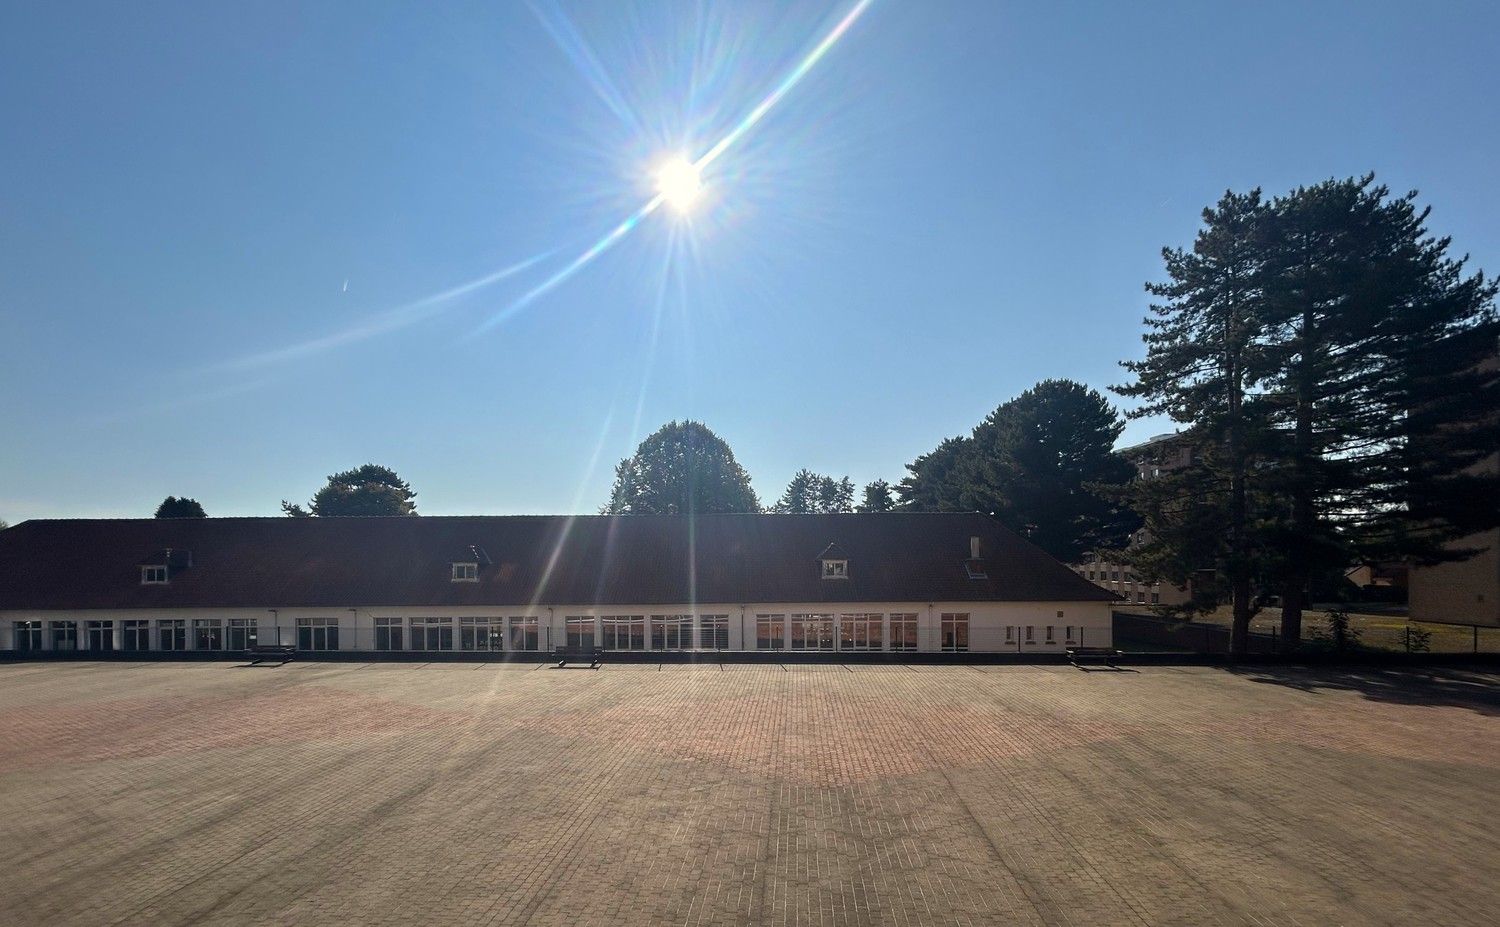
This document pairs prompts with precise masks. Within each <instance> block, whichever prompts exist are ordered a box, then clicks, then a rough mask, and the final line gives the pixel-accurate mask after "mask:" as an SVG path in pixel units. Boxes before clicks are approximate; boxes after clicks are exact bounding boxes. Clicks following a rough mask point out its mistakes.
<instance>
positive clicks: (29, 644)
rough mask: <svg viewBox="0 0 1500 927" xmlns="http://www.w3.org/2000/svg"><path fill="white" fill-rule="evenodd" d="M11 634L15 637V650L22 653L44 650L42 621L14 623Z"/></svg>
mask: <svg viewBox="0 0 1500 927" xmlns="http://www.w3.org/2000/svg"><path fill="white" fill-rule="evenodd" d="M10 628H11V633H12V634H14V635H15V648H16V649H17V650H19V651H21V652H23V653H24V652H27V651H31V650H41V649H42V623H41V622H40V621H13V622H11V625H10Z"/></svg>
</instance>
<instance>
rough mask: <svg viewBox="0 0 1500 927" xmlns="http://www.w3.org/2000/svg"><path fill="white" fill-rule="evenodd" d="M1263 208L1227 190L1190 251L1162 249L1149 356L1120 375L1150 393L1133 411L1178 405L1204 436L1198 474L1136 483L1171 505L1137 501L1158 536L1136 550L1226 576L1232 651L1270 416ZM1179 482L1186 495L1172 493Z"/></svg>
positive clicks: (1245, 629) (1175, 415) (1246, 607)
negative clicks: (1259, 369)
mask: <svg viewBox="0 0 1500 927" xmlns="http://www.w3.org/2000/svg"><path fill="white" fill-rule="evenodd" d="M1264 214H1265V206H1264V204H1263V203H1262V201H1261V195H1260V191H1259V190H1253V191H1251V192H1250V193H1247V194H1237V193H1234V192H1232V191H1230V192H1226V193H1225V194H1224V196H1223V197H1222V198H1221V199H1220V200H1219V202H1218V204H1217V205H1216V206H1214V207H1211V208H1209V209H1205V210H1204V211H1203V223H1204V224H1203V228H1202V229H1200V230H1199V232H1198V235H1197V238H1196V240H1195V241H1194V243H1193V248H1192V250H1191V251H1184V250H1183V249H1181V248H1165V249H1163V250H1162V257H1163V260H1164V262H1165V264H1166V271H1167V277H1168V281H1167V282H1165V283H1150V284H1147V286H1146V289H1147V291H1148V292H1149V293H1151V294H1152V295H1153V296H1156V297H1157V298H1158V299H1159V300H1161V301H1160V302H1157V303H1153V304H1152V306H1151V315H1149V316H1147V318H1146V320H1145V321H1146V326H1147V328H1148V331H1147V333H1146V334H1145V336H1144V340H1145V343H1146V358H1145V359H1144V360H1140V361H1126V362H1125V364H1124V366H1125V368H1126V369H1127V370H1128V371H1130V373H1131V374H1132V375H1133V377H1134V379H1133V381H1132V382H1130V383H1128V384H1126V385H1125V386H1122V387H1117V391H1118V392H1120V393H1121V394H1122V395H1125V396H1130V397H1134V398H1138V399H1140V400H1142V405H1141V406H1140V407H1139V408H1137V409H1135V410H1134V411H1133V412H1132V413H1131V414H1132V415H1133V416H1136V417H1140V416H1145V415H1156V414H1166V415H1169V416H1170V417H1171V418H1172V419H1173V420H1175V421H1177V422H1181V423H1183V424H1185V425H1188V426H1189V431H1188V437H1187V440H1189V441H1191V442H1193V444H1194V446H1195V447H1200V448H1202V452H1201V453H1200V454H1199V460H1198V463H1197V464H1196V465H1195V467H1194V468H1190V470H1191V471H1192V472H1191V475H1190V476H1189V475H1187V474H1183V475H1176V476H1166V477H1161V478H1158V479H1155V480H1141V481H1139V482H1138V483H1137V484H1134V486H1135V489H1134V491H1135V492H1144V493H1149V494H1150V495H1151V496H1152V497H1155V500H1154V508H1155V513H1156V514H1158V515H1159V513H1162V512H1166V513H1168V514H1169V515H1171V517H1167V518H1161V517H1158V518H1156V519H1154V520H1153V519H1152V518H1151V517H1149V516H1151V515H1152V514H1153V505H1152V504H1142V505H1141V506H1140V507H1141V509H1143V510H1144V511H1145V512H1146V514H1147V515H1148V518H1147V529H1148V535H1149V541H1148V542H1147V544H1146V545H1145V547H1146V549H1145V550H1143V551H1141V552H1139V556H1141V558H1142V560H1143V562H1150V561H1151V560H1153V559H1154V560H1156V561H1157V562H1162V561H1169V560H1173V559H1175V560H1177V561H1179V562H1180V561H1183V560H1190V561H1191V562H1194V563H1198V564H1200V565H1201V567H1202V568H1212V569H1214V571H1215V574H1216V575H1217V576H1219V577H1222V579H1223V583H1222V587H1223V590H1224V594H1225V595H1226V596H1227V598H1228V599H1229V601H1230V603H1231V606H1232V610H1233V624H1232V626H1231V632H1230V649H1231V651H1232V652H1234V653H1244V652H1245V648H1246V645H1247V643H1248V639H1249V630H1250V618H1251V617H1252V614H1253V612H1252V603H1251V578H1252V574H1253V572H1254V569H1255V562H1254V559H1253V558H1254V554H1255V551H1254V549H1253V547H1254V540H1255V539H1254V536H1253V531H1252V518H1253V517H1254V513H1252V511H1251V507H1250V502H1251V493H1252V487H1251V481H1252V467H1251V462H1252V458H1253V452H1254V447H1255V443H1256V442H1257V441H1258V440H1259V439H1260V436H1261V435H1262V433H1263V432H1264V426H1263V424H1262V421H1261V419H1262V417H1263V413H1262V412H1261V411H1260V410H1259V409H1258V406H1257V403H1256V402H1255V401H1254V397H1253V396H1252V394H1251V392H1250V387H1251V384H1252V377H1253V373H1252V371H1253V369H1254V368H1255V365H1256V364H1257V363H1259V358H1258V352H1259V344H1258V341H1257V335H1258V332H1259V328H1260V325H1261V321H1260V315H1261V313H1262V311H1263V308H1262V306H1261V302H1262V294H1261V291H1260V287H1261V282H1262V275H1263V266H1264V263H1265V257H1264V254H1263V252H1262V247H1261V244H1262V243H1261V228H1262V224H1263V221H1264ZM1189 479H1191V480H1192V484H1191V485H1187V484H1186V481H1187V480H1189ZM1173 490H1178V491H1180V495H1177V496H1175V501H1174V502H1171V503H1170V504H1169V503H1168V502H1167V501H1166V500H1168V499H1172V498H1174V497H1173V496H1171V495H1170V494H1171V493H1172V491H1173ZM1204 516H1208V518H1205V517H1204ZM1213 517H1217V518H1219V519H1220V525H1221V527H1220V529H1219V530H1217V531H1214V532H1211V533H1208V532H1203V531H1185V530H1184V526H1200V525H1202V524H1204V523H1205V521H1206V520H1208V519H1211V518H1213ZM1205 534H1207V536H1204V535H1205ZM1153 546H1154V547H1155V548H1156V551H1155V552H1151V551H1150V548H1151V547H1153ZM1148 575H1149V573H1148Z"/></svg>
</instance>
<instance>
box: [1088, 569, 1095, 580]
mask: <svg viewBox="0 0 1500 927" xmlns="http://www.w3.org/2000/svg"><path fill="white" fill-rule="evenodd" d="M1093 578H1094V571H1093V570H1089V579H1093Z"/></svg>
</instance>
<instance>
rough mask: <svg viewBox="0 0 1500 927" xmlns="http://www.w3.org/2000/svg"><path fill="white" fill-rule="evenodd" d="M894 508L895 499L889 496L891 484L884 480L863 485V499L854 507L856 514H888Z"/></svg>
mask: <svg viewBox="0 0 1500 927" xmlns="http://www.w3.org/2000/svg"><path fill="white" fill-rule="evenodd" d="M895 507H896V499H895V497H894V496H893V495H891V484H890V483H887V482H886V481H885V480H875V481H874V482H870V483H866V484H865V498H864V501H863V502H861V503H860V504H859V505H857V506H855V508H854V510H855V511H856V512H889V511H891V510H892V509H894V508H895Z"/></svg>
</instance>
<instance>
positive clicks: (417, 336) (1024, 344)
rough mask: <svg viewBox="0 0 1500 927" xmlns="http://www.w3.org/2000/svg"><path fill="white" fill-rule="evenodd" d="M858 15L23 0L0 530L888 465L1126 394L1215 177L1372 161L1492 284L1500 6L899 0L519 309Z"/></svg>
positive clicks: (601, 494) (2, 336)
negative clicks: (157, 512)
mask: <svg viewBox="0 0 1500 927" xmlns="http://www.w3.org/2000/svg"><path fill="white" fill-rule="evenodd" d="M849 10H850V3H849V2H848V0H842V2H815V0H802V2H795V3H785V4H773V3H768V2H756V3H748V2H747V3H733V4H715V3H707V2H682V3H668V2H658V0H652V2H625V0H601V2H596V3H561V4H559V3H553V2H549V0H538V2H536V3H534V4H526V3H520V2H515V3H489V2H486V3H473V4H459V3H441V4H403V5H396V4H388V3H368V2H359V3H347V4H335V3H318V4H290V3H238V4H229V3H203V2H188V3H180V4H174V3H129V4H120V3H70V2H63V3H51V2H46V3H44V2H11V3H6V4H4V5H3V6H0V518H4V519H6V520H9V521H11V522H12V523H14V522H17V521H20V520H22V519H25V518H31V517H45V516H84V515H149V514H150V513H151V512H152V510H153V509H154V507H155V505H156V503H157V502H159V501H160V500H161V498H162V497H163V496H165V495H167V494H169V493H171V494H177V495H184V494H185V495H189V496H193V497H195V498H197V499H198V500H199V501H201V502H202V503H203V504H204V506H205V507H206V508H207V509H208V511H209V513H210V514H213V515H249V514H275V513H276V512H277V506H278V502H279V500H281V499H282V498H288V499H293V500H302V501H305V500H306V499H307V497H308V496H309V495H311V493H312V492H313V491H314V490H315V489H316V488H317V487H318V486H320V485H321V484H322V482H323V480H324V478H325V477H326V476H327V475H328V474H329V473H332V472H333V471H335V470H341V469H345V468H348V467H353V466H356V465H358V464H361V463H364V462H367V461H373V462H377V463H382V464H386V465H388V466H391V467H394V468H395V469H396V470H397V471H398V472H399V473H400V474H401V475H402V476H404V477H405V478H406V479H407V480H409V481H410V482H411V483H412V484H413V486H414V487H415V488H416V490H417V492H418V500H417V501H418V508H419V511H421V512H425V513H428V514H455V513H527V512H542V513H554V512H575V511H576V512H593V511H597V510H598V508H599V506H600V505H601V504H602V503H603V502H604V501H605V499H606V497H607V495H608V489H609V484H610V479H611V471H612V468H613V465H614V463H615V462H616V461H617V460H619V459H620V458H621V457H624V456H626V455H627V454H629V453H630V451H631V450H632V448H633V447H634V446H635V444H636V443H637V442H638V441H639V439H640V438H641V437H643V436H644V435H645V434H647V433H649V432H650V431H653V430H655V428H657V427H658V426H659V425H660V424H661V423H663V422H665V421H667V420H670V419H673V418H678V419H680V418H687V417H690V418H696V419H701V420H703V421H705V422H707V423H708V425H709V426H710V427H711V428H713V429H714V430H715V431H717V432H718V433H719V434H720V435H721V436H723V437H724V438H725V439H726V440H727V441H728V442H729V443H730V445H731V446H732V447H733V448H734V451H735V453H736V454H737V456H738V457H739V460H740V462H741V463H742V464H744V465H745V467H746V468H747V469H748V470H749V471H750V473H751V475H752V477H753V480H754V485H755V487H756V489H757V490H758V491H759V493H760V494H761V497H762V498H763V499H767V500H769V499H773V498H774V497H775V496H776V495H778V494H779V492H780V490H781V488H782V487H783V486H784V485H785V483H786V481H787V479H788V478H789V477H790V476H791V474H792V473H793V472H794V471H795V470H796V469H798V468H799V467H811V468H813V469H817V470H821V471H825V472H830V473H834V474H836V475H842V474H846V473H847V474H849V475H850V476H852V477H853V478H854V479H855V480H856V481H857V482H864V481H867V480H870V479H873V478H876V477H884V478H886V479H889V480H891V481H892V482H895V481H896V480H898V479H899V478H900V477H901V476H902V474H903V472H904V470H903V466H904V464H906V463H907V462H908V461H910V460H912V459H913V458H914V457H915V456H916V455H918V454H921V453H923V452H925V451H927V450H930V449H931V448H932V447H933V446H935V445H936V444H937V442H938V441H939V440H940V439H942V438H943V437H945V436H950V435H956V434H961V433H966V432H967V431H968V430H969V429H970V428H971V427H973V425H974V424H975V423H977V422H978V421H979V420H980V419H981V418H983V416H984V415H986V414H987V413H988V412H989V411H990V410H992V409H993V408H994V407H995V406H996V405H998V404H999V403H1001V402H1002V401H1004V400H1006V399H1008V398H1010V397H1012V396H1014V395H1015V394H1017V393H1019V392H1020V391H1022V390H1024V389H1026V388H1027V387H1028V386H1030V385H1031V384H1033V383H1034V382H1036V381H1037V380H1039V379H1044V378H1047V377H1071V378H1074V379H1077V380H1081V381H1083V382H1085V383H1088V384H1090V385H1093V386H1097V387H1101V388H1103V387H1107V386H1109V385H1110V384H1112V383H1115V382H1118V381H1119V379H1120V376H1121V372H1120V371H1119V369H1118V367H1117V363H1118V361H1119V360H1121V359H1122V358H1126V357H1135V356H1138V355H1139V354H1140V353H1141V351H1142V348H1141V343H1140V337H1139V336H1140V332H1141V325H1140V319H1141V316H1142V314H1143V311H1144V307H1145V303H1146V300H1145V295H1144V293H1143V292H1142V284H1143V282H1145V281H1146V280H1148V279H1158V278H1159V277H1160V274H1161V261H1160V256H1159V251H1160V249H1161V247H1162V246H1163V245H1168V244H1171V245H1177V244H1187V243H1190V242H1191V239H1192V235H1193V233H1194V230H1195V228H1196V226H1197V222H1198V213H1199V211H1200V209H1201V208H1202V207H1203V206H1205V205H1207V204H1208V203H1210V202H1212V201H1213V200H1215V199H1216V198H1217V197H1218V195H1219V194H1220V193H1221V192H1222V191H1223V190H1224V189H1226V188H1235V189H1245V188H1248V187H1252V186H1256V185H1259V186H1262V187H1263V188H1265V189H1266V190H1267V191H1269V192H1281V191H1283V190H1285V189H1288V188H1290V187H1292V186H1294V185H1296V184H1298V183H1304V182H1316V181H1318V180H1321V179H1324V178H1327V177H1330V176H1347V175H1350V174H1357V173H1362V172H1364V171H1368V170H1374V171H1376V172H1377V174H1378V176H1379V178H1380V179H1381V180H1382V181H1384V182H1386V183H1387V184H1389V185H1390V186H1391V187H1392V188H1393V189H1394V190H1396V191H1398V192H1404V191H1406V190H1408V189H1411V188H1418V189H1420V190H1421V192H1422V198H1423V200H1424V202H1426V203H1428V204H1430V205H1432V207H1433V210H1434V211H1433V216H1432V219H1431V226H1432V228H1433V229H1434V230H1435V231H1438V232H1441V233H1443V234H1448V235H1452V236H1453V238H1454V243H1455V247H1456V249H1457V250H1459V251H1460V252H1469V253H1471V254H1472V255H1473V259H1474V262H1475V263H1476V264H1477V265H1479V266H1482V267H1484V268H1486V269H1487V270H1488V271H1490V272H1492V273H1493V272H1495V271H1496V270H1500V221H1497V216H1500V183H1497V179H1500V178H1497V169H1496V165H1497V163H1500V160H1497V159H1500V155H1497V151H1500V116H1497V112H1496V106H1497V100H1500V77H1497V71H1496V68H1495V36H1496V35H1497V34H1500V4H1495V3H1493V2H1474V3H1459V2H1427V3H1421V2H1410V3H1382V2H1372V0H1360V2H1349V3H1332V2H1321V3H1320V2H1307V0H1300V2H1263V3H1253V4H1250V3H1245V4H1224V3H1203V2H1182V3H1172V4H1144V3H1142V4H1137V3H1118V2H1099V3H1015V2H1006V0H987V2H977V0H976V2H970V3H960V2H938V0H921V2H915V0H876V2H874V3H873V4H871V5H870V6H869V7H868V8H867V9H865V10H864V11H863V13H862V14H861V15H860V16H859V17H858V18H857V20H856V21H855V22H854V23H853V24H852V25H851V26H850V27H849V28H848V29H847V31H845V32H844V33H843V34H842V35H841V36H840V37H839V38H838V39H837V40H836V41H835V42H834V43H833V44H832V46H831V47H829V48H828V50H827V52H826V54H824V55H822V56H821V58H820V59H819V60H817V61H816V62H815V63H813V64H812V66H811V67H810V68H807V69H806V72H805V74H803V75H802V77H801V78H800V79H796V80H794V81H793V82H792V84H791V85H790V86H789V87H787V88H786V92H785V94H784V95H782V96H780V97H779V98H778V99H777V100H776V102H775V103H774V105H773V106H771V108H770V109H769V110H767V111H765V113H764V116H763V118H760V119H758V121H756V122H755V123H754V124H753V125H750V126H748V127H747V128H745V129H744V130H743V131H741V132H739V133H738V134H737V135H735V136H734V139H733V141H732V143H731V144H730V145H728V146H727V147H725V148H724V150H723V153H722V154H721V155H719V156H717V157H716V158H715V159H714V160H713V161H712V163H711V164H708V165H706V166H705V168H704V171H703V183H704V187H703V191H702V195H701V196H700V198H699V199H698V200H697V201H696V202H695V203H694V204H693V207H692V208H691V209H690V210H688V211H687V212H678V211H676V210H672V209H665V208H664V209H658V210H656V211H654V212H652V213H651V214H649V215H646V216H644V217H642V218H641V219H640V221H638V222H637V223H635V224H634V225H632V226H629V227H628V228H627V229H626V230H625V231H624V233H623V234H621V235H620V236H619V237H618V238H617V239H615V240H614V244H613V247H611V248H608V249H607V250H604V251H603V252H602V253H600V254H598V255H597V257H595V258H593V259H592V260H588V261H586V262H585V263H583V264H582V266H580V267H579V268H578V269H577V270H576V272H574V273H572V274H571V275H569V276H567V277H566V278H565V279H562V280H561V282H559V283H557V285H556V286H553V287H552V288H550V289H548V290H546V291H545V292H542V293H541V294H540V295H537V296H536V297H535V298H533V299H530V300H527V299H526V296H527V294H528V293H532V292H534V291H535V290H536V288H537V287H538V286H539V285H542V284H543V283H544V282H545V281H548V280H549V279H550V278H553V277H554V275H556V274H558V272H559V271H562V270H564V269H565V268H567V267H568V266H569V265H570V263H571V262H573V261H574V260H575V259H577V258H578V257H579V256H580V255H583V254H584V253H585V252H587V251H588V250H589V249H590V247H591V246H592V245H593V244H595V243H596V242H599V241H601V240H602V239H603V238H604V237H605V236H606V235H607V234H608V233H609V232H610V231H611V230H612V229H615V228H617V227H618V226H619V225H620V223H621V222H622V221H624V220H626V219H627V218H628V217H630V216H631V215H632V214H634V213H635V212H636V211H637V210H639V209H640V208H641V207H642V206H643V205H645V204H646V203H648V202H649V201H650V200H651V198H652V196H653V194H654V192H655V188H654V180H653V172H654V170H655V168H656V167H657V166H658V165H659V164H660V163H661V162H662V160H663V159H664V158H666V157H667V156H669V155H671V154H673V153H681V154H684V155H686V156H687V157H688V158H690V159H697V158H699V157H701V156H702V155H703V154H704V153H705V152H707V151H709V150H710V149H711V148H712V147H713V146H714V145H715V144H716V143H718V142H719V141H720V140H721V139H723V138H725V136H726V135H728V134H730V133H733V132H735V131H736V126H742V125H743V120H744V119H745V118H746V116H747V115H748V114H751V113H752V112H753V111H755V109H756V107H757V104H760V103H761V102H762V101H763V100H765V99H766V98H767V96H768V95H769V94H772V93H773V92H774V91H775V90H776V89H777V88H778V86H780V85H782V84H783V82H784V81H785V80H786V79H787V77H788V75H789V74H792V73H794V70H795V69H796V68H797V67H798V64H799V62H805V61H806V60H807V56H808V53H809V52H811V51H813V50H814V48H815V46H816V45H817V44H818V42H819V41H820V40H821V39H822V38H823V37H824V36H826V35H827V34H828V33H829V30H830V29H832V28H834V26H835V24H836V23H838V22H839V20H840V19H841V18H843V17H844V16H845V15H846V14H847V13H848V12H849ZM532 259H537V260H535V262H534V263H530V264H527V263H526V262H527V261H530V260H532ZM507 270H510V271H511V273H509V274H505V273H502V272H503V271H507ZM486 280H488V282H483V283H481V285H476V286H467V285H468V284H471V283H474V282H476V281H486ZM1169 427H1170V426H1168V425H1165V424H1164V423H1162V422H1160V421H1157V422H1151V421H1143V422H1136V423H1132V424H1131V426H1130V427H1129V430H1127V432H1126V435H1125V439H1124V440H1125V441H1127V442H1133V441H1136V440H1140V439H1142V438H1144V437H1146V436H1148V435H1150V434H1153V433H1156V432H1160V431H1163V430H1168V429H1169Z"/></svg>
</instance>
